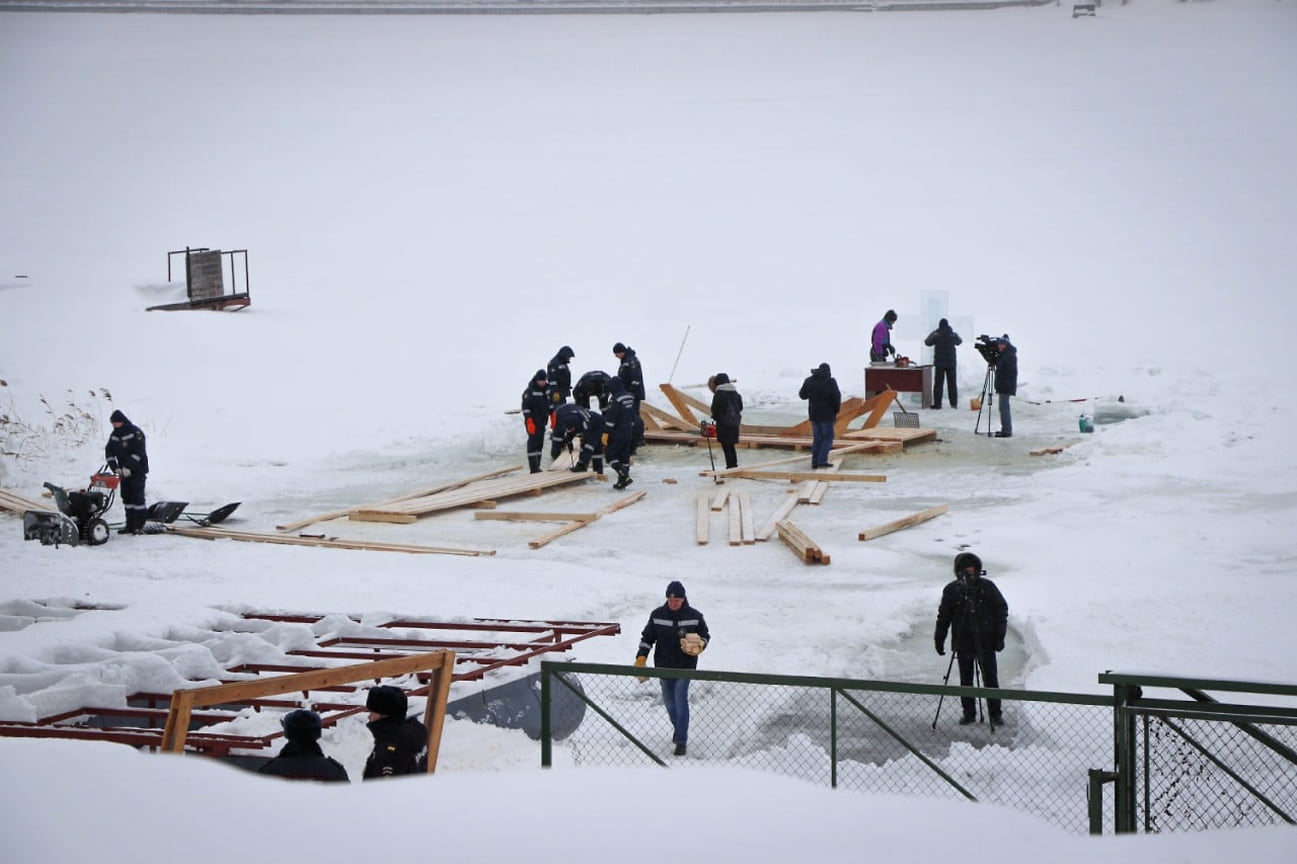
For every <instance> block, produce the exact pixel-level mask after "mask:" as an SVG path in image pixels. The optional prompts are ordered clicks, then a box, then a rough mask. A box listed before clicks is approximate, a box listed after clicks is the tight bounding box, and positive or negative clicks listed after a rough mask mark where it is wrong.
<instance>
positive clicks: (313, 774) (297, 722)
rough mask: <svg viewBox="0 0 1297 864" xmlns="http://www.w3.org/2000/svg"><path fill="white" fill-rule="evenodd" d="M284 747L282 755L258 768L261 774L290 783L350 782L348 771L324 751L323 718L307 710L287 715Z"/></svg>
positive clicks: (302, 709)
mask: <svg viewBox="0 0 1297 864" xmlns="http://www.w3.org/2000/svg"><path fill="white" fill-rule="evenodd" d="M280 722H281V725H282V726H283V727H284V741H285V742H287V743H285V744H284V747H283V749H282V750H280V751H279V755H278V756H276V757H274V758H273V759H269V760H267V761H266V764H264V765H262V766H261V767H260V768H258V769H257V773H258V774H266V775H268V776H272V777H284V778H286V779H289V780H318V781H320V782H322V783H348V782H350V780H351V778H349V777H348V776H347V769H346V768H343V767H342V763H341V762H339V761H338V760H336V759H333V758H331V757H329V756H325V755H324V751H323V750H321V749H320V744H319V741H320V733H321V732H322V731H323V724H322V723H321V722H320V715H319V714H316V713H315V712H314V711H308V710H307V709H305V708H298V709H297V710H296V711H289V712H288V713H287V714H285V715H284V718H283V720H282V721H280Z"/></svg>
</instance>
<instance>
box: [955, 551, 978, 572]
mask: <svg viewBox="0 0 1297 864" xmlns="http://www.w3.org/2000/svg"><path fill="white" fill-rule="evenodd" d="M968 567H976V568H977V573H978V575H979V576H980V575H981V573H982V559H981V558H978V557H977V556H976V555H974V554H973V553H972V552H960V553H959V554H958V555H956V556H955V575H956V576H958V575H959V574H960V573H961V572H962V571H963V570H964V569H965V568H968Z"/></svg>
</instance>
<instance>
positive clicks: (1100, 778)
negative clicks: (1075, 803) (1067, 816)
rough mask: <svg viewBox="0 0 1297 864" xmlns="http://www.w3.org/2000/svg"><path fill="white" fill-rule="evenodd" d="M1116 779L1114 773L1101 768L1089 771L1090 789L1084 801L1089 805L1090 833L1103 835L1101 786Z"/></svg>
mask: <svg viewBox="0 0 1297 864" xmlns="http://www.w3.org/2000/svg"><path fill="white" fill-rule="evenodd" d="M1116 779H1117V775H1116V773H1114V772H1112V771H1104V770H1103V769H1102V768H1091V769H1090V788H1089V790H1088V791H1087V792H1086V801H1088V802H1089V804H1090V833H1091V834H1102V833H1103V784H1105V783H1111V782H1113V781H1114V780H1116Z"/></svg>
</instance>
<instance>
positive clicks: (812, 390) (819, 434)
mask: <svg viewBox="0 0 1297 864" xmlns="http://www.w3.org/2000/svg"><path fill="white" fill-rule="evenodd" d="M797 395H798V396H800V397H801V398H803V399H805V400H806V402H807V404H806V413H807V416H808V417H809V418H810V421H811V435H812V440H811V467H812V468H831V467H833V466H832V465H831V463H830V462H829V451H830V450H832V449H833V424H834V423H836V422H838V411H840V410H841V409H842V391H841V390H839V389H838V382H837V381H836V380H835V379H834V378H833V376H832V375H831V374H830V372H829V364H828V363H821V364H820V365H819V366H818V367H817V368H815V369H812V370H811V377H809V378H807V379H806V380H805V381H803V382H802V389H801V390H799V391H798V393H797Z"/></svg>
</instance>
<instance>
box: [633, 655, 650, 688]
mask: <svg viewBox="0 0 1297 864" xmlns="http://www.w3.org/2000/svg"><path fill="white" fill-rule="evenodd" d="M647 663H648V657H636V658H635V665H636V666H637V667H639V668H641V669H642V668H644V666H645V664H647ZM635 680H636V681H638V682H639V683H641V684H643V683H644V682H645V681H647V680H648V676H647V675H636V676H635Z"/></svg>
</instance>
